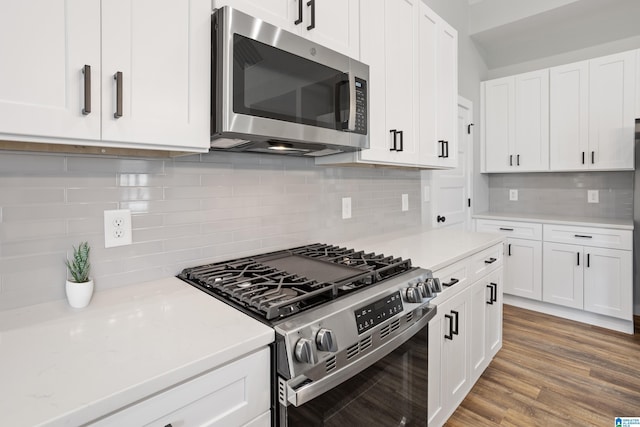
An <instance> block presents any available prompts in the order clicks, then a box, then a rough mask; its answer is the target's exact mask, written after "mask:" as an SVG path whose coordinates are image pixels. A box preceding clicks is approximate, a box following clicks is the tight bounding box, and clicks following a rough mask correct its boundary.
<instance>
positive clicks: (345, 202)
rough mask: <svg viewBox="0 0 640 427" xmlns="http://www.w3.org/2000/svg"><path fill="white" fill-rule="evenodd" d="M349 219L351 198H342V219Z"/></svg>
mask: <svg viewBox="0 0 640 427" xmlns="http://www.w3.org/2000/svg"><path fill="white" fill-rule="evenodd" d="M349 218H351V197H343V198H342V219H349Z"/></svg>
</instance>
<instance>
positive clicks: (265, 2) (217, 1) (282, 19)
mask: <svg viewBox="0 0 640 427" xmlns="http://www.w3.org/2000/svg"><path fill="white" fill-rule="evenodd" d="M300 3H302V16H300V14H299V10H298V6H299V4H300ZM306 3H307V2H306V1H305V0H213V7H214V8H220V7H222V6H230V7H232V8H234V9H238V10H240V11H242V12H244V13H246V14H247V15H251V16H253V17H255V18H258V19H262V20H263V21H265V22H268V23H269V24H271V25H275V26H276V27H280V28H283V29H285V30H288V31H291V32H299V31H300V30H298V28H302V26H303V25H308V24H304V22H303V21H304V16H305V9H306ZM299 18H301V19H302V20H301V21H300V23H299V24H296V23H295V22H296V21H297V20H298V19H299Z"/></svg>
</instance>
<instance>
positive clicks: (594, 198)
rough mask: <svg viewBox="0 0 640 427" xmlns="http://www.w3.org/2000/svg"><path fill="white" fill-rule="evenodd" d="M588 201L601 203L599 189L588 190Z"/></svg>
mask: <svg viewBox="0 0 640 427" xmlns="http://www.w3.org/2000/svg"><path fill="white" fill-rule="evenodd" d="M587 202H588V203H600V193H599V192H598V190H587Z"/></svg>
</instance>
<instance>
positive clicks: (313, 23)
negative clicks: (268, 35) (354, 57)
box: [307, 0, 402, 151]
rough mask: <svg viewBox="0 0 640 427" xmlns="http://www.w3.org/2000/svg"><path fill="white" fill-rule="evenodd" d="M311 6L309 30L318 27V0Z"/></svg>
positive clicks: (311, 1)
mask: <svg viewBox="0 0 640 427" xmlns="http://www.w3.org/2000/svg"><path fill="white" fill-rule="evenodd" d="M309 6H311V25H309V26H307V31H309V30H313V29H314V28H315V27H316V0H309V1H308V2H307V7H309ZM401 151H402V150H401Z"/></svg>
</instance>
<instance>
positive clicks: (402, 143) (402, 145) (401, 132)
mask: <svg viewBox="0 0 640 427" xmlns="http://www.w3.org/2000/svg"><path fill="white" fill-rule="evenodd" d="M398 135H400V149H399V150H398V151H404V131H403V130H399V131H398Z"/></svg>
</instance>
